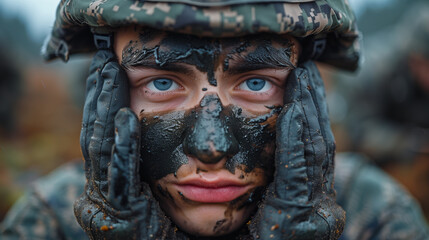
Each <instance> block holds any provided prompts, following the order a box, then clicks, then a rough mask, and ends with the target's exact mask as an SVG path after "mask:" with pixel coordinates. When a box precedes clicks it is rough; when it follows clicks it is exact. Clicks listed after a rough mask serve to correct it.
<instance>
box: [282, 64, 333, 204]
mask: <svg viewBox="0 0 429 240" xmlns="http://www.w3.org/2000/svg"><path fill="white" fill-rule="evenodd" d="M310 82H311V80H310V75H309V71H308V69H306V68H297V69H295V70H294V71H293V72H292V73H291V76H290V77H289V79H288V83H287V86H286V89H287V93H289V94H286V95H287V96H285V101H286V100H288V101H295V102H296V103H297V104H298V105H300V107H301V109H302V111H303V138H302V141H303V142H304V149H305V151H304V156H305V159H306V165H307V175H308V179H309V181H308V187H309V189H310V190H311V191H310V193H309V194H310V198H311V197H312V196H313V195H314V194H315V193H314V191H321V190H322V189H321V188H320V184H323V172H322V164H323V160H324V159H325V157H326V145H325V142H324V139H323V136H322V134H321V127H320V124H319V111H318V108H317V106H316V105H315V102H314V97H313V95H312V94H311V92H310V90H311V89H312V85H311V84H310Z"/></svg>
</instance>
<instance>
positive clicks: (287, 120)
mask: <svg viewBox="0 0 429 240" xmlns="http://www.w3.org/2000/svg"><path fill="white" fill-rule="evenodd" d="M284 102H285V107H284V109H283V110H282V112H281V113H280V115H279V117H278V119H277V147H276V156H275V168H276V170H275V174H274V181H273V183H271V184H270V185H269V187H268V190H267V194H266V196H265V200H264V202H263V204H262V205H261V208H259V210H258V212H257V214H256V216H255V217H254V219H253V220H252V223H251V226H250V231H251V233H252V235H253V237H254V238H258V239H338V238H339V237H340V235H341V233H342V231H343V227H344V224H345V212H344V211H343V209H342V208H341V207H340V206H338V205H337V204H336V202H335V191H334V188H333V184H334V183H333V171H334V153H335V142H334V137H333V134H332V131H331V129H330V124H329V119H328V111H327V105H326V100H325V92H324V86H323V81H322V79H321V78H320V75H319V72H318V70H317V67H316V66H315V65H314V63H313V62H306V63H304V64H302V66H300V67H299V68H297V69H295V70H294V71H293V72H291V75H290V77H289V79H288V82H287V86H286V92H285V96H284Z"/></svg>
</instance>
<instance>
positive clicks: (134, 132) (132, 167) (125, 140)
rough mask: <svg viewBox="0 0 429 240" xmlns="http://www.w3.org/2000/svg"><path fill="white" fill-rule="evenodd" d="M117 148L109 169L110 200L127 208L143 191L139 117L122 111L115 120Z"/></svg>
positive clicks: (113, 203)
mask: <svg viewBox="0 0 429 240" xmlns="http://www.w3.org/2000/svg"><path fill="white" fill-rule="evenodd" d="M115 130H116V131H115V133H116V136H115V146H114V148H113V160H112V163H111V165H110V168H109V195H108V201H109V202H110V203H112V205H113V206H114V207H115V208H116V209H127V208H128V204H129V203H130V201H131V202H132V201H133V199H132V198H135V197H137V196H138V194H139V192H140V187H139V186H140V185H139V182H140V179H139V178H140V175H139V149H140V146H139V145H140V144H139V142H140V134H139V123H138V119H137V116H136V115H135V114H134V113H133V112H132V111H131V110H130V109H129V108H122V109H121V110H119V112H118V113H117V114H116V117H115Z"/></svg>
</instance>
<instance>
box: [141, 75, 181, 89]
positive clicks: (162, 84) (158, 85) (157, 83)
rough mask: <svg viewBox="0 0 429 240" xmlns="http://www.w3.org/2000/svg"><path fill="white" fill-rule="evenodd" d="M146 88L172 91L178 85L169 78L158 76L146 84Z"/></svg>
mask: <svg viewBox="0 0 429 240" xmlns="http://www.w3.org/2000/svg"><path fill="white" fill-rule="evenodd" d="M147 88H149V89H150V90H151V91H154V92H164V91H172V90H176V89H178V88H179V85H178V84H177V83H176V82H174V81H173V80H171V79H168V78H159V79H155V80H153V81H151V82H149V83H148V84H147Z"/></svg>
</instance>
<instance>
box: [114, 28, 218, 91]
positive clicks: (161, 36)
mask: <svg viewBox="0 0 429 240" xmlns="http://www.w3.org/2000/svg"><path fill="white" fill-rule="evenodd" d="M139 36H140V40H139V42H130V44H129V45H128V47H127V48H126V50H124V52H123V56H122V57H123V58H122V66H124V67H125V68H129V67H135V66H139V65H145V63H147V62H153V61H155V63H156V64H157V65H158V66H159V67H163V66H165V65H168V64H170V63H178V62H180V63H185V64H189V65H193V66H195V67H196V68H197V69H198V70H199V71H201V72H205V73H207V79H208V81H209V83H210V84H211V85H213V86H217V81H216V79H215V76H214V71H215V69H216V62H217V58H218V56H219V52H220V45H219V42H218V41H217V40H215V39H212V38H198V37H195V36H191V35H185V34H177V33H169V32H164V31H157V30H153V29H149V30H145V31H144V33H140V34H139ZM154 41H157V44H156V45H155V46H154V47H152V48H148V47H147V46H148V45H150V43H153V42H154ZM139 45H142V46H143V47H142V49H140V47H138V46H139Z"/></svg>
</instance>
